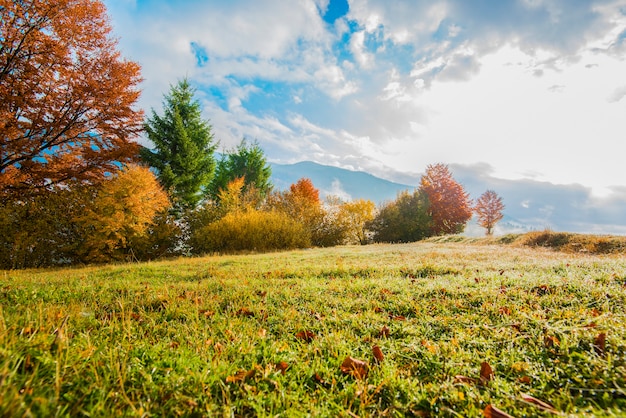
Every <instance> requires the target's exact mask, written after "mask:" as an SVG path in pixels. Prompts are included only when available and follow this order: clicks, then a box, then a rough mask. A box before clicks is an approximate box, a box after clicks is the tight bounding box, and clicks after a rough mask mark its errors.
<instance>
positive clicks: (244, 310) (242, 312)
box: [237, 308, 254, 316]
mask: <svg viewBox="0 0 626 418" xmlns="http://www.w3.org/2000/svg"><path fill="white" fill-rule="evenodd" d="M237 315H239V316H254V312H252V311H251V310H250V309H248V308H241V309H239V310H238V311H237Z"/></svg>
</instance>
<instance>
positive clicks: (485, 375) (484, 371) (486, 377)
mask: <svg viewBox="0 0 626 418" xmlns="http://www.w3.org/2000/svg"><path fill="white" fill-rule="evenodd" d="M491 380H493V369H492V368H491V366H490V365H489V363H487V362H486V361H483V362H482V363H481V365H480V383H482V384H483V385H486V384H487V383H489V382H490V381H491Z"/></svg>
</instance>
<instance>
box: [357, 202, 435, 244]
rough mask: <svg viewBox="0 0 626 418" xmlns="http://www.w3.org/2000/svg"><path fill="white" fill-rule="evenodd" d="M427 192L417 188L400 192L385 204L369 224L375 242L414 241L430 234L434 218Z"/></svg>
mask: <svg viewBox="0 0 626 418" xmlns="http://www.w3.org/2000/svg"><path fill="white" fill-rule="evenodd" d="M429 208H430V204H429V200H428V196H427V195H426V193H425V192H424V191H422V190H416V191H414V192H413V193H409V192H408V191H404V192H401V193H399V194H398V197H397V198H396V200H395V201H392V202H389V203H387V204H385V205H384V206H383V207H382V208H381V209H380V210H379V211H378V214H377V215H376V217H375V218H374V220H373V221H372V222H371V223H370V224H369V225H368V228H369V229H370V230H371V231H372V233H373V237H372V239H373V240H374V241H375V242H413V241H419V240H421V239H424V238H426V237H428V236H430V234H431V231H432V227H431V225H432V220H431V216H430V214H429Z"/></svg>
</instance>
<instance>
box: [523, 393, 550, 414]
mask: <svg viewBox="0 0 626 418" xmlns="http://www.w3.org/2000/svg"><path fill="white" fill-rule="evenodd" d="M520 396H521V398H522V399H523V400H524V402H528V403H531V404H533V405H536V406H538V407H539V408H541V409H543V410H545V411H548V412H552V413H554V414H558V411H557V410H556V409H554V407H553V406H552V405H550V404H549V403H547V402H544V401H542V400H539V399H537V398H535V397H534V396H530V395H527V394H525V393H521V394H520Z"/></svg>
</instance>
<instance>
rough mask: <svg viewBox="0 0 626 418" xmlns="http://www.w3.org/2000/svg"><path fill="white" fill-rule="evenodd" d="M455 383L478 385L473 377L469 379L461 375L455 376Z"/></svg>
mask: <svg viewBox="0 0 626 418" xmlns="http://www.w3.org/2000/svg"><path fill="white" fill-rule="evenodd" d="M454 383H478V380H477V379H474V378H473V377H467V376H463V375H460V374H457V375H456V376H454Z"/></svg>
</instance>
